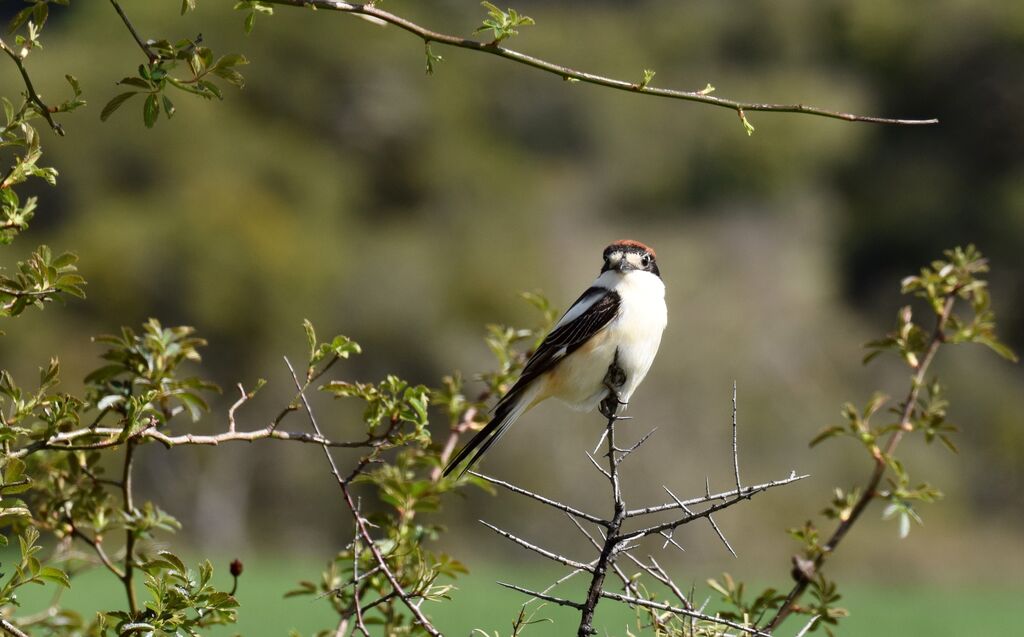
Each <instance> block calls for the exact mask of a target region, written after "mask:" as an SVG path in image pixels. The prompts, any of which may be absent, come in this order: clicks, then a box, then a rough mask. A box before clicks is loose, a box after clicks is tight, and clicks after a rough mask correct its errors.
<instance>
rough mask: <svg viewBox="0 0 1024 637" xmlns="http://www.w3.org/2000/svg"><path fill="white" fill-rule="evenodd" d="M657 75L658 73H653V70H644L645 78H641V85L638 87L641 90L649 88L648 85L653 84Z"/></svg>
mask: <svg viewBox="0 0 1024 637" xmlns="http://www.w3.org/2000/svg"><path fill="white" fill-rule="evenodd" d="M655 75H657V72H655V71H652V70H651V69H644V76H643V77H642V78H640V84H638V85H637V87H638V88H640V89H645V88H647V85H648V84H650V83H651V80H653V79H654V76H655Z"/></svg>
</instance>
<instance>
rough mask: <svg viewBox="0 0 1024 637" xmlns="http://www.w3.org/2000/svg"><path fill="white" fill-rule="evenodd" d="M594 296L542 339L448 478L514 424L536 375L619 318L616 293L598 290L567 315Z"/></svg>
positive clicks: (450, 464) (456, 459) (457, 457)
mask: <svg viewBox="0 0 1024 637" xmlns="http://www.w3.org/2000/svg"><path fill="white" fill-rule="evenodd" d="M597 295H600V296H599V298H598V299H597V300H595V301H593V302H592V303H591V304H590V306H589V307H587V309H586V310H584V311H583V312H582V313H581V314H580V315H579V316H577V317H575V318H574V319H573V320H571V321H569V322H567V323H565V324H563V325H559V326H558V327H556V328H555V329H553V330H551V333H549V334H548V335H547V336H546V337H544V342H542V343H541V344H540V347H538V348H537V351H536V352H534V353H533V356H531V357H530V360H529V361H527V362H526V367H524V368H523V373H522V374H520V376H519V379H518V380H517V381H516V383H515V385H513V386H512V388H511V389H509V390H508V391H507V392H506V393H505V395H504V396H502V397H501V400H499V401H498V404H497V405H495V406H494V417H493V418H491V421H490V422H489V423H487V425H486V426H484V428H483V429H481V430H480V431H478V432H477V434H476V435H475V436H473V439H472V440H470V441H469V442H468V443H466V446H464V447H463V448H462V449H461V450H460V451H459V453H458V454H456V455H455V457H454V458H452V459H451V460H450V461H449V462H448V466H447V467H445V470H444V475H446V476H447V475H448V474H450V473H451V472H452V471H454V470H455V468H456V467H457V466H459V465H460V464H461V463H462V461H463V460H465V459H466V458H467V457H468V456H469V454H471V453H473V452H474V450H475V451H476V453H474V454H473V457H472V458H471V459H470V461H469V462H468V463H467V464H466V466H465V468H463V470H462V472H463V473H465V472H466V471H468V470H469V468H470V467H471V466H473V464H474V463H476V461H477V460H479V459H480V456H482V455H483V454H484V453H485V452H486V451H487V450H488V449H489V448H490V446H491V445H493V444H494V443H495V442H497V441H498V439H499V438H501V436H502V434H504V433H505V431H506V430H507V429H508V428H509V427H510V426H511V425H512V423H513V422H514V421H515V416H516V413H515V410H516V407H517V400H518V399H519V398H520V397H521V394H522V391H523V389H525V388H526V387H527V386H528V385H529V384H530V382H531V381H533V380H534V379H536V378H537V377H538V376H540V375H541V374H543V373H544V372H546V371H548V370H549V369H551V368H552V367H554V366H555V365H556V364H557V363H558V361H560V360H562V359H563V358H565V357H566V356H568V355H569V354H571V353H573V352H574V351H576V350H577V349H578V348H579V347H580V346H582V345H583V344H584V343H586V342H587V340H589V339H590V337H592V336H593V335H594V334H597V333H598V332H600V331H601V330H602V329H604V328H605V326H607V325H608V323H610V322H611V320H612V319H613V318H615V317H616V316H617V315H618V313H619V304H620V301H621V299H620V298H619V295H618V293H617V292H614V291H612V290H608V289H605V288H597V287H594V288H590V289H588V290H587V291H586V292H584V293H583V295H582V296H580V298H578V299H576V303H573V304H572V307H570V308H569V310H568V312H566V315H568V313H569V312H571V311H572V308H573V307H576V306H577V305H578V304H579V303H583V302H585V301H586V299H588V297H594V296H597ZM564 316H565V315H563V318H564Z"/></svg>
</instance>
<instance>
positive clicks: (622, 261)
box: [615, 256, 634, 272]
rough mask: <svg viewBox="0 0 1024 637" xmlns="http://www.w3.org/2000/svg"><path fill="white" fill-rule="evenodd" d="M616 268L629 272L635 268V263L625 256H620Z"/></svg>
mask: <svg viewBox="0 0 1024 637" xmlns="http://www.w3.org/2000/svg"><path fill="white" fill-rule="evenodd" d="M615 269H616V270H617V271H619V272H627V271H629V270H633V269H634V268H633V264H632V263H630V262H629V259H627V258H626V257H625V256H623V257H620V258H619V261H618V262H617V263H616V264H615Z"/></svg>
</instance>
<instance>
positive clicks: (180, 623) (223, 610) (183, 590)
mask: <svg viewBox="0 0 1024 637" xmlns="http://www.w3.org/2000/svg"><path fill="white" fill-rule="evenodd" d="M141 569H142V571H143V572H144V573H145V574H146V577H145V587H146V589H147V591H148V593H149V596H150V599H149V600H148V601H147V602H146V604H145V610H142V611H140V612H134V613H133V612H126V611H111V612H108V613H106V614H105V615H101V616H100V617H98V618H97V624H96V627H95V634H98V635H102V636H106V635H126V634H133V633H143V634H152V635H195V636H198V635H200V634H202V633H201V632H200V629H203V628H206V627H209V626H214V625H217V624H232V623H234V622H235V619H236V611H235V608H237V607H238V602H237V601H236V600H235V598H234V597H233V596H231V595H230V594H228V593H225V592H224V591H219V590H217V589H216V588H215V587H214V586H213V585H211V584H210V579H211V578H212V576H213V566H211V565H210V563H209V562H208V561H204V562H203V563H201V564H200V565H199V573H198V576H197V575H196V573H194V572H193V571H192V570H191V569H188V568H186V567H185V565H184V563H183V562H182V561H181V559H180V558H178V556H176V555H175V554H174V553H171V552H170V551H159V552H158V553H157V555H156V556H155V557H152V558H150V559H147V560H146V561H144V562H143V563H142V565H141ZM111 624H113V625H111Z"/></svg>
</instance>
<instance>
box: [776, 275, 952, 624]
mask: <svg viewBox="0 0 1024 637" xmlns="http://www.w3.org/2000/svg"><path fill="white" fill-rule="evenodd" d="M955 303H956V292H953V293H951V294H950V295H948V296H947V297H946V301H945V304H944V305H943V306H942V313H941V314H939V315H938V318H937V319H936V322H935V329H934V331H933V332H932V336H931V340H930V341H929V343H928V348H927V350H925V354H924V357H923V358H922V359H921V360H920V362H919V363H918V365H917V367H916V371H915V373H914V375H913V378H912V379H911V382H910V390H909V391H908V392H907V397H906V399H905V401H904V403H903V411H902V412H901V413H900V419H899V426H898V427H897V428H896V430H895V431H893V432H892V434H891V435H890V436H889V440H888V442H887V443H886V445H885V448H884V449H878V448H877V447H876V448H875V453H874V459H875V466H874V468H873V469H872V471H871V475H870V476H869V477H868V481H867V486H866V487H865V488H864V490H863V491H862V492H861V495H860V498H858V499H857V502H856V504H854V506H853V508H852V509H851V511H850V515H849V517H847V518H845V519H844V520H842V521H841V522H840V523H839V525H838V526H837V527H836V530H835V531H834V532H833V533H832V536H831V537H830V538H829V539H828V542H826V543H825V545H824V546H823V547H822V550H821V552H820V553H819V554H818V556H817V557H816V558H815V560H814V567H813V569H809V570H810V571H811V572H810V573H805V572H804V569H798V570H796V571H794V575H795V576H796V578H797V579H796V584H795V585H794V586H793V588H792V590H790V591H789V594H788V595H787V596H786V600H785V601H784V602H783V603H782V605H781V606H780V607H779V609H778V610H777V611H776V612H775V615H774V617H772V619H771V621H769V622H768V624H767V625H766V626H765V630H767V631H768V632H772V631H773V630H775V629H776V628H778V626H779V625H780V624H781V623H782V622H783V621H784V620H785V619H786V617H788V616H789V614H790V613H792V612H793V610H794V609H795V606H796V603H797V601H798V600H799V599H800V596H801V595H803V593H804V591H805V590H807V587H808V585H810V583H811V577H813V572H816V571H818V570H819V569H820V568H821V566H822V564H824V563H825V560H827V559H828V556H829V555H831V554H832V552H833V551H835V550H836V547H837V546H839V543H840V542H841V541H842V540H843V537H845V536H846V533H847V532H848V531H849V530H850V527H852V526H853V525H854V523H856V522H857V520H858V518H860V516H861V514H862V513H864V510H865V509H866V508H867V506H868V504H870V503H871V501H872V500H874V499H875V497H876V496H877V490H878V484H879V483H880V482H881V481H882V477H883V476H884V475H885V471H886V466H887V465H886V458H888V457H891V456H892V454H893V452H894V451H895V450H896V447H897V446H898V445H899V444H900V440H902V439H903V435H904V434H905V433H906V432H907V431H909V430H911V428H912V425H911V420H912V418H913V414H914V409H915V408H916V406H917V401H918V396H919V395H920V393H921V387H923V386H924V385H925V375H926V374H927V373H928V368H929V367H930V366H931V364H932V361H933V360H934V359H935V354H936V352H938V350H939V347H941V346H942V344H943V343H944V342H945V329H946V323H947V322H948V321H949V317H950V316H951V315H952V313H953V306H954V305H955ZM809 574H810V575H811V576H810V577H809Z"/></svg>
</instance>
